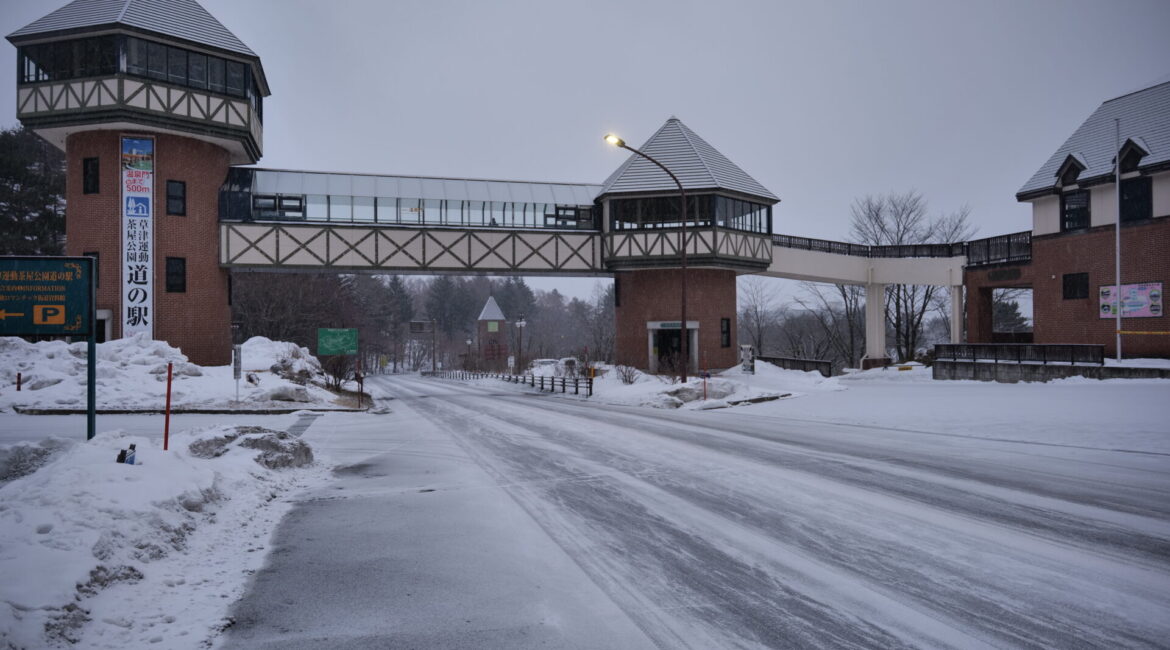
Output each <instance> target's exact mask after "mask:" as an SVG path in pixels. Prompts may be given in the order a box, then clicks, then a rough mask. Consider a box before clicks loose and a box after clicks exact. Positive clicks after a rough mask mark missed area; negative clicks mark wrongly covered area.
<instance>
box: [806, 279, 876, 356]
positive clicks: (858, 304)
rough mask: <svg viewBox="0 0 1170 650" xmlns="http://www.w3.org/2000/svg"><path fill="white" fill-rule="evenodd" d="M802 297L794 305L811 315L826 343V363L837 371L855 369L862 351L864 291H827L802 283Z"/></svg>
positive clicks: (852, 288)
mask: <svg viewBox="0 0 1170 650" xmlns="http://www.w3.org/2000/svg"><path fill="white" fill-rule="evenodd" d="M801 286H802V288H803V289H804V291H805V293H806V294H807V295H806V296H804V297H797V298H796V300H795V302H796V304H798V305H800V306H801V307H802V308H803V309H804V310H805V312H806V313H808V314H810V315H812V317H813V318H814V319H815V320H816V322H817V323H818V324H819V325H820V327H821V330H822V331H823V333H824V338H825V340H826V341H827V343H828V350H829V356H828V359H829V360H830V361H832V362H833V365H834V366H835V367H837V368H842V367H846V368H856V367H857V366H858V364H859V363H860V361H861V354H862V352H863V351H864V350H865V311H864V310H865V291H864V289H863V288H862V287H860V286H856V285H846V284H837V285H832V287H831V288H830V287H828V286H826V285H822V284H814V283H812V282H804V283H802V284H801Z"/></svg>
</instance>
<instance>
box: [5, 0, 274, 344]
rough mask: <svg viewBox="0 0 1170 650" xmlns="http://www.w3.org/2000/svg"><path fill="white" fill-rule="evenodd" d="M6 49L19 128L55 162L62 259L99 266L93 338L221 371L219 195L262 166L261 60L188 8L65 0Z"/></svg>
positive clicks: (226, 311)
mask: <svg viewBox="0 0 1170 650" xmlns="http://www.w3.org/2000/svg"><path fill="white" fill-rule="evenodd" d="M8 40H9V41H10V42H11V43H12V44H13V45H15V46H16V47H17V48H18V57H17V59H18V75H17V85H18V88H17V117H18V118H19V119H20V121H21V123H23V124H24V125H25V126H26V127H28V128H30V129H33V130H34V131H36V133H37V134H39V135H40V136H41V137H43V138H45V139H46V140H48V141H49V142H50V143H52V144H54V145H55V146H57V147H59V148H60V149H62V150H64V152H65V157H66V166H67V168H66V190H65V197H66V202H67V203H66V229H65V236H66V243H65V250H66V254H67V255H92V256H95V257H96V258H97V262H98V264H97V267H98V294H97V308H98V319H99V323H98V332H99V337H104V338H121V337H125V336H131V335H134V334H139V333H144V334H145V335H146V336H148V337H149V338H153V339H160V340H165V341H167V342H169V343H170V344H171V345H174V346H177V347H179V348H181V349H182V350H183V352H184V353H185V354H186V355H187V356H188V357H190V359H191V360H192V361H194V362H196V363H200V364H208V365H219V364H226V363H228V362H230V360H231V331H230V328H231V307H230V298H231V286H230V276H229V274H228V271H227V270H226V269H223V268H221V267H220V265H219V260H218V248H219V247H218V228H217V226H218V217H219V190H220V186H221V185H222V184H223V182H224V179H225V178H226V177H227V173H228V168H229V166H230V165H235V164H249V163H254V162H256V161H257V160H259V158H260V155H261V141H262V127H261V118H262V115H263V110H262V100H263V98H264V97H266V96H268V95H269V91H268V84H267V81H266V80H265V78H264V70H263V68H262V67H261V65H260V58H259V57H258V56H256V54H255V53H254V52H253V51H252V50H250V49H248V47H247V46H246V45H244V44H243V43H242V42H241V41H240V40H239V39H238V38H236V36H235V35H233V34H232V33H231V32H230V31H228V30H227V29H226V28H225V27H224V26H223V25H222V24H220V23H219V21H217V20H216V19H215V18H214V17H212V16H211V14H209V13H208V12H207V11H206V10H205V9H204V8H203V7H201V6H200V5H199V4H198V3H196V2H195V1H194V0H168V2H166V3H158V2H151V1H149V0H118V1H115V2H110V1H109V0H76V1H75V2H72V3H70V4H68V5H66V6H65V7H62V8H61V9H58V10H57V11H54V12H53V13H51V14H49V15H47V16H45V17H44V18H41V19H40V20H37V21H35V22H33V23H32V24H30V25H28V26H26V27H24V28H23V29H20V30H17V31H16V32H13V33H12V34H9V35H8Z"/></svg>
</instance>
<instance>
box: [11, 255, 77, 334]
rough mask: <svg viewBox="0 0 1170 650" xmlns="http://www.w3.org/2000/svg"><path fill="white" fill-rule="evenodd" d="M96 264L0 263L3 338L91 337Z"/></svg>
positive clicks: (57, 260)
mask: <svg viewBox="0 0 1170 650" xmlns="http://www.w3.org/2000/svg"><path fill="white" fill-rule="evenodd" d="M92 281H93V260H92V259H90V258H88V257H0V336H25V335H36V334H42V335H49V336H61V335H65V336H86V335H88V334H89V331H90V328H91V327H92V325H93V324H92V322H91V316H90V298H91V289H92V287H91V282H92Z"/></svg>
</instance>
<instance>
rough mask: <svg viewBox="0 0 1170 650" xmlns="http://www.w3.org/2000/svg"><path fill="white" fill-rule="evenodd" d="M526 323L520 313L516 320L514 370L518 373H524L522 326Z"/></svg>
mask: <svg viewBox="0 0 1170 650" xmlns="http://www.w3.org/2000/svg"><path fill="white" fill-rule="evenodd" d="M527 324H528V323H527V322H525V321H524V315H523V314H521V315H520V320H518V321H516V336H517V342H516V372H517V373H519V374H524V326H525V325H527Z"/></svg>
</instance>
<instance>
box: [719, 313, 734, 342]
mask: <svg viewBox="0 0 1170 650" xmlns="http://www.w3.org/2000/svg"><path fill="white" fill-rule="evenodd" d="M719 347H722V348H729V347H731V319H730V318H720V319H719Z"/></svg>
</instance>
